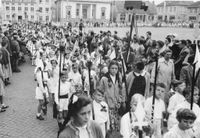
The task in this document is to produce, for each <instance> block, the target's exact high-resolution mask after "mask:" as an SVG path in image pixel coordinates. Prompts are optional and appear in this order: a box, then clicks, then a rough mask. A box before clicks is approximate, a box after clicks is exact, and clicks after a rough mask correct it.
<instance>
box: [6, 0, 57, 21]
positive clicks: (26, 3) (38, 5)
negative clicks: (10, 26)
mask: <svg viewBox="0 0 200 138" xmlns="http://www.w3.org/2000/svg"><path fill="white" fill-rule="evenodd" d="M53 2H54V0H2V5H3V12H4V14H3V17H2V18H3V20H5V21H12V22H18V21H40V22H50V21H51V20H52V4H53Z"/></svg>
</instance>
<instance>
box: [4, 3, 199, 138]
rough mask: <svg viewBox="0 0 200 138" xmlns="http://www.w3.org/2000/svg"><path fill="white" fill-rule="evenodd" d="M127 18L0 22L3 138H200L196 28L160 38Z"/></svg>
mask: <svg viewBox="0 0 200 138" xmlns="http://www.w3.org/2000/svg"><path fill="white" fill-rule="evenodd" d="M91 1H92V0H89V2H91ZM81 2H82V1H81ZM92 2H93V3H95V2H97V1H92ZM158 2H162V3H163V5H164V6H165V8H166V6H167V5H168V6H169V5H170V4H171V3H170V2H169V1H168V2H166V1H164V2H163V1H158ZM179 2H180V1H179ZM61 3H62V1H61ZM83 3H84V2H83ZM97 3H98V2H97ZM100 3H101V2H100ZM102 3H105V5H106V4H108V3H109V2H102ZM162 3H161V4H160V5H162ZM172 3H173V2H172ZM180 3H181V2H180ZM194 3H195V2H194ZM194 3H193V5H194ZM197 3H199V9H200V2H197ZM68 4H70V2H68ZM160 5H158V6H157V7H159V6H160ZM181 5H182V3H181ZM79 6H80V5H79ZM123 6H124V7H123V8H124V9H126V10H128V11H130V10H131V11H132V9H136V10H133V11H137V10H141V11H142V12H148V10H149V9H151V8H150V6H149V5H147V4H145V2H143V1H126V2H125V4H124V5H123ZM179 6H180V5H179ZM80 7H81V8H88V7H87V6H86V4H85V5H84V4H82V5H81V6H80ZM94 7H96V10H97V9H98V6H92V5H91V8H92V9H91V11H93V10H94V9H95V8H94ZM105 7H106V6H105ZM191 7H192V6H191V5H190V6H189V8H191ZM72 9H73V8H72ZM88 9H90V8H88ZM104 10H105V9H103V11H104ZM83 11H84V10H83ZM81 14H82V13H81ZM88 14H89V13H88ZM104 14H106V10H105V11H104ZM26 15H27V14H26ZM27 16H28V15H27ZM82 16H85V15H84V14H83V15H82ZM102 16H103V14H102ZM106 16H107V15H106ZM113 16H114V14H113ZM13 17H14V16H13ZM130 17H131V20H130V23H129V24H128V23H127V24H126V25H125V22H124V23H121V26H120V25H119V24H118V23H115V22H114V21H113V22H112V23H105V22H104V23H100V22H99V23H97V22H96V23H94V22H89V21H86V20H84V19H80V20H78V21H77V22H76V23H74V22H72V21H70V20H69V21H67V22H65V24H59V23H53V22H45V23H44V22H40V21H27V20H25V21H21V20H20V21H18V22H16V21H12V22H9V23H8V24H3V23H1V27H0V138H200V99H199V92H200V75H199V74H200V50H199V48H200V43H199V42H200V40H199V38H200V37H199V36H200V27H199V26H200V25H199V22H198V23H196V22H192V24H193V28H190V26H191V24H190V25H189V22H186V21H185V23H182V25H183V24H184V25H183V26H179V28H178V27H174V28H172V29H171V30H172V32H169V30H170V28H171V27H172V26H171V27H169V26H168V27H165V28H164V29H165V31H166V32H165V31H164V32H163V31H162V30H161V29H159V28H156V27H154V26H151V27H150V26H141V24H140V22H139V21H138V20H139V18H137V17H138V16H137V13H135V12H132V14H131V16H130ZM96 18H98V17H96ZM105 18H107V17H105ZM143 19H145V18H143ZM18 20H19V18H18ZM167 23H168V24H170V22H166V24H167ZM187 23H188V28H184V26H185V24H187ZM117 24H118V25H117ZM122 24H123V25H124V26H123V25H122ZM174 24H175V21H174ZM171 25H172V24H171ZM122 26H123V27H122ZM125 28H126V29H125ZM161 28H162V27H161ZM141 30H143V32H142V33H141V32H140V31H141ZM178 30H185V32H184V33H183V35H182V36H181V35H179V31H178ZM176 31H177V32H176ZM191 32H192V33H191ZM189 33H190V34H189ZM163 34H165V35H163ZM189 35H190V36H189ZM155 36H156V37H155ZM188 36H189V37H188Z"/></svg>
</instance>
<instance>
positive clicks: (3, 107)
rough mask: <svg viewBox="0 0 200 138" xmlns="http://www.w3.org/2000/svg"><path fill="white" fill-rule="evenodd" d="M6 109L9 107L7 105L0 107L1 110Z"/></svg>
mask: <svg viewBox="0 0 200 138" xmlns="http://www.w3.org/2000/svg"><path fill="white" fill-rule="evenodd" d="M8 107H9V106H8V105H4V106H2V107H1V109H6V108H8Z"/></svg>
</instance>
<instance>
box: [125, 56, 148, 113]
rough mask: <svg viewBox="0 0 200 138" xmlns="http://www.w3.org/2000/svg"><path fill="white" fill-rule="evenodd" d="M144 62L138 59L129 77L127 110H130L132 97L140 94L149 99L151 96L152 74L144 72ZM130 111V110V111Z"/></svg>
mask: <svg viewBox="0 0 200 138" xmlns="http://www.w3.org/2000/svg"><path fill="white" fill-rule="evenodd" d="M144 67H145V65H144V61H142V59H137V61H135V63H134V65H133V71H131V72H130V73H129V74H128V75H127V87H128V97H127V108H129V105H130V101H131V97H132V96H133V95H134V94H136V93H139V94H141V95H143V96H145V98H148V97H149V96H150V95H151V94H150V91H149V89H150V74H149V73H148V72H146V71H145V70H144ZM128 110H129V109H128Z"/></svg>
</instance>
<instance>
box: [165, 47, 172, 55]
mask: <svg viewBox="0 0 200 138" xmlns="http://www.w3.org/2000/svg"><path fill="white" fill-rule="evenodd" d="M168 52H170V53H172V50H171V49H168V48H167V49H166V50H165V51H164V54H166V53H168Z"/></svg>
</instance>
